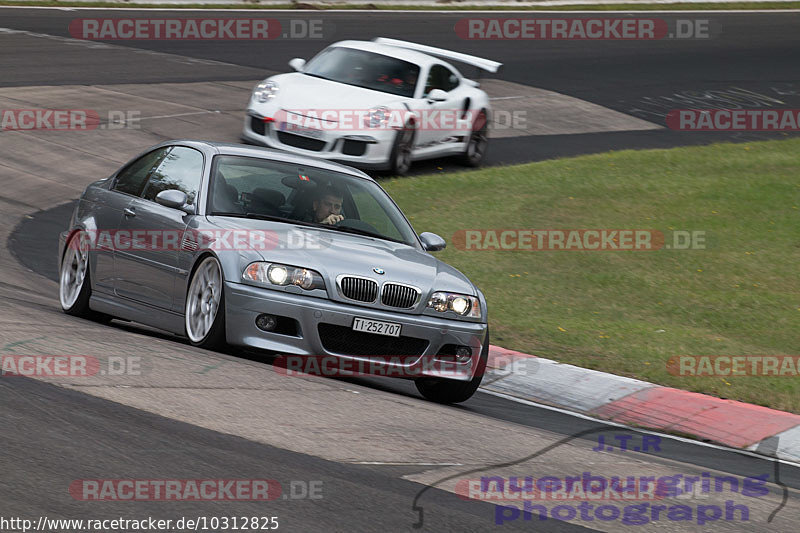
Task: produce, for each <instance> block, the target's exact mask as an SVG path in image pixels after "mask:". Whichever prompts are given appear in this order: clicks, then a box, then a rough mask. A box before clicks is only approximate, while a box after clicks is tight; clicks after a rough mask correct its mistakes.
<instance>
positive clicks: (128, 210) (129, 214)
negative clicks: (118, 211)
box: [122, 207, 136, 217]
mask: <svg viewBox="0 0 800 533" xmlns="http://www.w3.org/2000/svg"><path fill="white" fill-rule="evenodd" d="M122 212H123V213H125V216H126V217H135V216H136V211H134V210H133V209H131V208H130V207H126V208H125V209H123V210H122Z"/></svg>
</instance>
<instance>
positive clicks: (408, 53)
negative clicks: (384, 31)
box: [330, 40, 455, 70]
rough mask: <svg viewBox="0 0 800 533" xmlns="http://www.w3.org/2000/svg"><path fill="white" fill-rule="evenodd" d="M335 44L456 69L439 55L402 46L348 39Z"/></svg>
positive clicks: (413, 61)
mask: <svg viewBox="0 0 800 533" xmlns="http://www.w3.org/2000/svg"><path fill="white" fill-rule="evenodd" d="M330 46H331V47H333V46H343V47H345V48H355V49H357V50H365V51H367V52H375V53H377V54H381V55H385V56H390V57H396V58H397V59H402V60H403V61H408V62H409V63H414V64H416V65H419V66H420V67H426V66H430V65H434V64H438V63H442V64H445V65H447V66H449V67H450V68H452V69H453V70H455V67H453V66H452V65H451V64H450V63H447V62H446V61H443V60H441V59H439V58H437V57H434V56H431V55H428V54H425V53H422V52H417V51H416V50H409V49H407V48H400V47H399V46H390V45H386V44H379V43H375V42H372V41H354V40H347V41H339V42H338V43H333V44H332V45H330Z"/></svg>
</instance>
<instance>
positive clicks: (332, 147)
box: [242, 110, 397, 170]
mask: <svg viewBox="0 0 800 533" xmlns="http://www.w3.org/2000/svg"><path fill="white" fill-rule="evenodd" d="M396 135H397V132H396V131H395V130H390V129H375V130H353V131H340V130H335V129H331V130H324V131H323V132H322V136H321V137H320V138H319V139H310V138H305V137H302V136H299V135H294V134H291V133H286V132H279V131H278V129H277V126H276V123H275V122H264V117H263V116H261V115H259V114H258V113H256V112H254V111H252V110H251V111H248V113H247V115H246V116H245V120H244V128H243V130H242V139H243V140H244V141H246V142H250V143H253V144H257V145H260V146H266V147H269V148H276V149H278V150H285V151H287V152H292V153H295V154H299V155H305V156H309V157H319V158H322V159H328V160H331V161H337V162H340V163H344V164H347V165H351V166H356V167H361V168H367V169H375V170H385V169H388V168H389V161H390V157H391V153H392V147H393V146H394V140H395V136H396ZM362 150H363V153H362Z"/></svg>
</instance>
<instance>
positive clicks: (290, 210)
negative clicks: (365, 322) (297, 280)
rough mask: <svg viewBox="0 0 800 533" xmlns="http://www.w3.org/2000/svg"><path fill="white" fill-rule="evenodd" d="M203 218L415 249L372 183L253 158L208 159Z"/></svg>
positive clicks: (406, 229)
mask: <svg viewBox="0 0 800 533" xmlns="http://www.w3.org/2000/svg"><path fill="white" fill-rule="evenodd" d="M208 214H209V215H226V216H240V217H250V218H261V219H269V220H275V221H277V222H287V223H294V224H301V225H307V226H314V227H320V228H327V229H331V230H334V231H341V232H344V233H354V234H359V235H366V236H370V237H377V238H380V239H385V240H390V241H396V242H402V243H405V244H408V245H409V246H417V239H416V236H415V234H414V230H413V229H412V228H411V226H409V224H408V222H406V220H405V218H404V217H403V215H402V213H400V211H399V210H398V209H397V207H396V206H395V205H394V203H393V202H392V201H391V199H390V198H389V196H388V195H387V194H386V193H385V192H384V190H383V189H381V188H380V187H379V186H378V185H377V184H376V183H375V182H372V181H369V180H365V179H362V178H357V177H355V176H350V175H347V174H342V173H339V172H335V171H331V170H323V169H320V168H316V167H307V166H300V165H296V164H292V163H282V162H278V161H269V160H265V159H259V158H253V157H242V156H230V155H221V156H216V157H215V158H214V164H213V167H212V178H211V187H210V194H209V200H208Z"/></svg>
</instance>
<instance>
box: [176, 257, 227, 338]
mask: <svg viewBox="0 0 800 533" xmlns="http://www.w3.org/2000/svg"><path fill="white" fill-rule="evenodd" d="M183 315H184V320H183V323H184V329H185V332H186V337H187V338H188V339H189V342H190V343H191V344H192V345H193V346H197V347H200V348H205V349H208V350H219V349H221V348H224V347H225V346H226V339H225V291H224V278H223V276H222V267H221V266H220V264H219V261H217V258H216V257H214V256H207V257H206V258H205V259H203V260H202V261H201V262H200V263H199V264H198V265H197V268H195V270H194V272H193V273H192V279H191V281H190V282H189V290H188V291H187V292H186V306H185V307H184V313H183Z"/></svg>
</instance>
